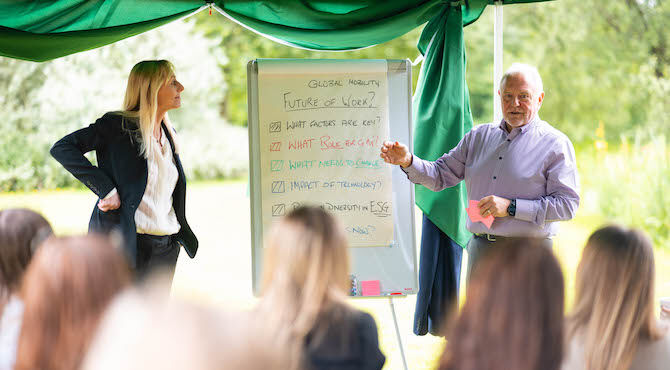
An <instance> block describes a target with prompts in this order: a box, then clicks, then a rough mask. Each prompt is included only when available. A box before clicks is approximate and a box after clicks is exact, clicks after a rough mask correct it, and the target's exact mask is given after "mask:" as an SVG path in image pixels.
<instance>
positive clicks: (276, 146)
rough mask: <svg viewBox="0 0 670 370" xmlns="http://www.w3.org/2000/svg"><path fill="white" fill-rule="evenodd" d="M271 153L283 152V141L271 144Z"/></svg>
mask: <svg viewBox="0 0 670 370" xmlns="http://www.w3.org/2000/svg"><path fill="white" fill-rule="evenodd" d="M270 151H271V152H278V151H281V141H275V142H273V143H272V144H270Z"/></svg>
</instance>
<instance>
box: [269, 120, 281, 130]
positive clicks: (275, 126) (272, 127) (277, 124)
mask: <svg viewBox="0 0 670 370" xmlns="http://www.w3.org/2000/svg"><path fill="white" fill-rule="evenodd" d="M270 132H281V121H275V122H270Z"/></svg>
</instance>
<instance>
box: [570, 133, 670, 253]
mask: <svg viewBox="0 0 670 370" xmlns="http://www.w3.org/2000/svg"><path fill="white" fill-rule="evenodd" d="M645 137H648V136H647V135H645V134H642V133H638V134H636V135H635V136H634V137H633V138H632V140H631V139H626V138H622V139H621V142H620V144H619V146H618V148H615V149H614V150H612V149H608V148H607V147H606V146H603V145H599V147H600V148H601V149H596V148H594V147H591V148H583V149H582V150H580V151H579V158H578V164H579V168H580V174H581V175H582V194H583V197H582V199H583V201H582V205H581V208H582V211H584V212H587V213H589V214H598V215H602V216H604V217H605V218H606V219H608V220H609V221H613V222H618V223H621V224H624V225H628V226H633V227H637V228H640V229H642V230H644V231H645V232H647V233H648V234H649V235H650V236H651V237H652V239H653V241H654V244H655V245H656V246H659V247H663V248H668V247H669V245H670V194H669V193H668V192H667V189H669V188H670V166H669V165H668V163H669V161H670V152H669V151H668V146H667V140H666V138H665V137H664V136H662V135H661V136H657V137H651V138H650V139H649V138H645Z"/></svg>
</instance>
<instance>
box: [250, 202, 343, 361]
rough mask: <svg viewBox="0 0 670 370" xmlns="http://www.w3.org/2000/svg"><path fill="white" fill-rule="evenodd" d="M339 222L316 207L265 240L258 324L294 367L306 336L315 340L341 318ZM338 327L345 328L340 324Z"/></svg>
mask: <svg viewBox="0 0 670 370" xmlns="http://www.w3.org/2000/svg"><path fill="white" fill-rule="evenodd" d="M347 246H348V243H347V239H346V236H345V235H344V231H343V228H342V227H341V226H340V224H339V222H337V220H336V219H335V218H334V217H333V216H331V215H330V214H328V213H327V212H326V211H324V210H323V209H321V208H318V207H301V208H298V209H295V210H293V211H292V212H290V213H289V214H288V215H287V216H285V217H284V218H283V219H282V220H281V221H279V223H278V224H277V225H276V227H274V228H273V229H272V231H271V233H270V236H269V238H268V242H267V244H266V250H265V255H264V256H265V258H264V261H263V263H264V266H263V286H262V294H263V297H262V300H261V302H260V304H259V308H258V309H259V311H260V314H261V315H262V316H263V324H262V325H264V326H265V327H266V328H267V330H268V332H269V333H272V335H271V336H272V337H274V338H277V344H278V345H280V346H283V347H282V348H287V350H288V351H287V353H288V357H289V358H290V359H291V368H294V369H295V368H300V367H301V366H302V361H303V347H304V346H305V340H306V338H307V335H308V334H309V335H310V337H311V338H314V340H315V341H318V340H320V339H319V338H322V337H323V335H324V332H325V331H326V329H327V327H328V325H330V324H333V323H335V322H343V321H344V320H340V319H342V318H343V315H345V314H346V312H347V310H346V308H345V307H346V306H345V305H344V301H345V298H346V292H347V290H348V287H349V279H348V273H349V252H348V249H347ZM343 325H345V324H344V323H343Z"/></svg>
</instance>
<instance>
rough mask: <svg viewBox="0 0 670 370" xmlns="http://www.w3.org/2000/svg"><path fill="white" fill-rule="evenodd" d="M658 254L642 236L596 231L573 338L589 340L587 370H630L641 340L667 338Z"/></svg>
mask: <svg viewBox="0 0 670 370" xmlns="http://www.w3.org/2000/svg"><path fill="white" fill-rule="evenodd" d="M654 275H655V273H654V253H653V249H652V244H651V242H650V241H649V239H648V238H647V237H646V236H645V235H644V234H643V233H642V232H640V231H638V230H635V229H626V228H623V227H619V226H606V227H603V228H601V229H599V230H596V231H595V232H594V233H593V234H591V236H590V237H589V240H588V241H587V243H586V247H584V251H583V252H582V259H581V261H580V262H579V267H578V268H577V296H576V302H575V307H574V309H573V312H572V315H571V316H570V317H569V319H568V338H572V337H574V336H575V335H578V336H579V337H581V338H583V340H584V342H583V348H584V353H585V368H587V369H591V370H601V369H602V370H617V369H622V370H623V369H628V368H629V367H630V365H631V362H632V361H633V357H634V355H635V352H636V350H637V345H638V343H639V341H640V339H648V340H656V339H658V338H660V337H661V335H662V333H661V332H660V329H659V327H658V326H657V322H656V319H655V317H654Z"/></svg>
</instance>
